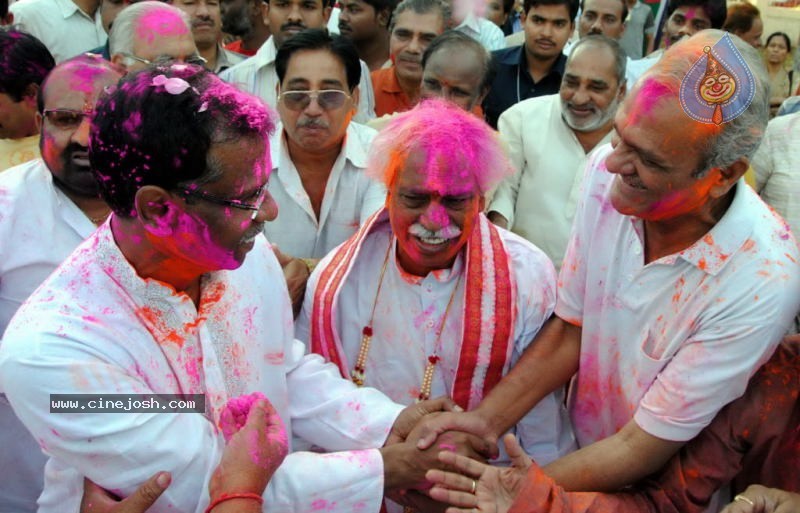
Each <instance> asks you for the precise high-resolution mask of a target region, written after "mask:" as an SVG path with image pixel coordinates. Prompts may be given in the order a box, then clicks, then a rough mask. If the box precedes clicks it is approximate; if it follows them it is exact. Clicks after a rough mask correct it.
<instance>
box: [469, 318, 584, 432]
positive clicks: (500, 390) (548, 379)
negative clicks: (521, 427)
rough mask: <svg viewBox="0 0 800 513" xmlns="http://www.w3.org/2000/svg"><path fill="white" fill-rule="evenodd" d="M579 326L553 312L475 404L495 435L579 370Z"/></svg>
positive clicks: (504, 429)
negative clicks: (505, 370) (498, 379)
mask: <svg viewBox="0 0 800 513" xmlns="http://www.w3.org/2000/svg"><path fill="white" fill-rule="evenodd" d="M580 350H581V328H580V327H578V326H574V325H572V324H569V323H568V322H566V321H564V320H562V319H561V318H559V317H557V316H555V315H553V316H552V317H551V318H550V320H548V321H547V322H546V323H545V325H544V326H543V327H542V329H541V330H540V331H539V334H538V335H537V336H536V338H535V339H534V341H533V343H532V344H531V345H530V346H529V347H528V349H527V350H525V352H524V353H523V354H522V357H521V358H520V359H519V361H518V362H517V364H516V365H514V367H513V368H512V369H511V370H510V372H509V373H508V374H507V375H506V376H504V377H503V379H502V380H501V381H500V383H498V384H497V386H495V387H494V388H493V389H492V391H491V392H490V393H489V394H488V395H487V396H486V397H485V398H484V399H483V401H482V402H481V403H480V404H479V405H478V408H477V409H476V412H477V413H479V414H480V415H481V416H482V417H483V418H485V419H486V420H487V421H488V422H489V424H490V426H491V427H492V430H493V431H494V433H495V434H496V435H498V436H499V435H501V434H502V433H505V432H506V431H508V430H509V429H510V428H511V427H512V426H513V425H514V424H516V423H517V422H518V421H519V419H521V418H522V417H523V416H524V415H525V414H526V413H528V412H529V411H530V410H531V409H533V407H534V406H536V404H537V403H538V402H539V401H541V400H542V398H544V397H545V396H546V395H547V394H549V393H551V392H553V391H554V390H556V389H558V388H559V387H561V386H564V384H566V383H567V381H569V379H570V378H571V377H572V376H573V375H574V374H575V372H576V371H577V370H578V362H579V359H580Z"/></svg>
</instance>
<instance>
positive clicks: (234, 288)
mask: <svg viewBox="0 0 800 513" xmlns="http://www.w3.org/2000/svg"><path fill="white" fill-rule="evenodd" d="M292 335H293V330H292V315H291V309H290V306H289V298H288V296H287V292H286V286H285V282H284V279H283V274H282V272H281V269H280V266H279V265H278V263H277V260H276V259H275V257H274V255H273V254H272V252H271V251H269V249H268V246H267V244H266V241H265V240H264V239H263V238H258V239H257V242H256V245H255V248H254V249H253V250H252V251H251V252H250V254H249V255H248V257H247V259H246V261H245V263H244V264H243V265H242V267H240V268H239V269H237V270H235V271H223V272H216V273H211V274H209V275H206V276H205V277H204V279H203V282H202V297H201V301H200V306H199V313H198V309H195V305H194V303H193V302H192V301H191V300H190V299H189V298H188V296H186V295H185V294H178V293H176V292H175V291H174V289H172V288H171V287H169V286H167V285H165V284H163V283H161V282H158V281H156V280H150V279H148V280H143V279H141V278H139V277H138V275H137V274H136V272H135V271H134V269H133V268H132V267H131V266H130V265H129V264H128V262H127V261H126V260H125V258H124V256H123V255H122V254H121V253H120V251H119V248H118V247H117V246H116V244H115V243H114V241H113V236H112V234H111V231H110V228H109V225H108V224H106V225H104V226H103V227H101V228H100V229H99V230H97V231H96V232H95V234H94V235H92V236H91V237H89V239H87V241H86V242H84V243H83V244H81V246H79V247H78V249H76V251H75V252H74V253H73V254H72V255H71V256H70V257H69V258H68V259H67V260H66V261H65V263H64V264H63V265H62V266H61V267H59V269H58V270H56V272H54V273H53V275H52V276H51V277H50V278H48V279H47V280H46V281H45V283H44V284H43V285H42V287H40V288H39V289H38V290H37V291H36V292H35V293H34V294H33V295H32V296H31V298H30V299H29V300H28V301H27V302H26V303H25V304H24V305H23V306H22V307H21V308H20V310H19V312H18V314H17V315H16V316H15V318H14V320H13V321H12V322H11V324H10V325H9V327H8V329H7V332H6V336H5V338H4V339H3V343H2V347H0V391H3V392H5V393H6V395H7V396H8V398H9V400H10V402H11V404H12V406H13V407H14V410H15V411H16V413H17V414H18V415H19V417H20V419H21V420H22V421H23V423H24V424H25V425H26V427H27V428H28V429H29V430H30V431H31V432H32V433H33V434H34V436H35V437H36V439H37V440H39V442H40V444H41V445H42V447H43V448H44V449H45V451H46V452H47V454H48V455H49V456H50V460H49V461H48V464H47V469H46V474H45V491H44V493H43V495H42V498H41V499H40V511H41V512H45V513H47V512H54V513H55V512H63V511H77V507H78V504H79V502H80V497H81V489H82V479H83V476H87V477H89V478H90V479H91V480H93V481H95V482H96V483H98V484H99V485H101V486H102V487H104V488H106V489H112V490H120V491H121V493H122V494H124V495H127V494H129V493H131V492H133V490H134V489H135V488H136V487H137V486H138V485H139V484H141V483H142V482H143V481H144V480H145V479H147V478H148V477H149V476H151V475H153V474H154V473H155V472H157V471H159V470H168V471H170V472H172V475H173V483H172V485H171V486H170V487H169V489H168V490H167V491H166V492H165V494H164V495H163V496H162V497H161V498H160V499H159V501H158V502H157V503H156V505H155V506H154V507H153V508H151V509H150V510H148V511H151V512H154V513H157V512H166V511H169V512H174V511H181V512H193V511H196V512H201V511H203V509H204V508H205V506H206V505H207V503H208V493H207V484H208V479H209V476H210V474H211V472H212V471H213V469H214V467H215V466H216V464H217V463H218V461H219V458H220V455H221V452H222V449H223V447H224V441H223V440H222V436H221V434H220V433H219V432H218V431H217V430H216V429H215V424H214V421H215V417H216V416H217V415H218V414H219V411H220V409H221V408H222V406H223V405H224V404H225V402H226V401H227V400H228V399H230V398H232V397H235V396H238V395H241V394H245V393H250V392H255V391H260V392H262V393H264V394H265V395H266V396H267V397H268V398H269V399H270V401H271V402H272V403H273V404H274V405H275V407H276V409H277V410H278V412H279V413H280V415H281V417H282V418H283V420H284V423H285V424H286V427H287V429H288V430H289V433H290V435H293V436H296V437H300V438H302V439H305V440H307V441H309V442H311V443H313V444H315V445H317V446H320V447H324V448H326V449H329V450H356V451H355V452H344V453H334V454H331V455H319V454H310V453H294V454H290V455H289V456H288V457H287V459H286V461H285V462H284V464H283V465H281V467H280V468H279V469H278V471H277V472H276V473H275V475H274V477H273V478H272V480H271V482H270V484H269V487H268V488H267V491H266V492H265V499H266V502H265V510H266V511H270V512H284V511H297V512H307V511H310V510H312V509H314V508H315V507H319V506H320V505H324V507H325V509H331V510H334V511H338V510H346V511H354V510H361V509H362V508H363V511H366V512H369V511H372V512H376V511H378V508H379V504H380V500H381V497H382V492H383V464H382V460H381V456H380V453H379V452H378V451H377V450H374V449H372V450H368V448H370V447H379V446H380V445H382V443H383V442H384V440H385V438H386V436H387V434H388V431H389V429H390V428H391V426H392V424H393V422H394V419H395V418H396V416H397V414H398V413H399V411H400V409H401V407H400V406H399V405H396V404H394V403H392V402H390V401H388V400H387V399H386V397H385V396H383V395H382V394H379V393H378V392H376V391H375V390H372V389H358V388H356V387H355V386H354V385H353V384H352V383H350V382H348V381H346V380H343V379H341V378H340V377H339V376H338V370H337V369H336V368H335V367H334V366H332V365H329V364H324V363H323V362H322V360H321V358H319V357H317V356H304V355H303V352H304V348H303V345H302V344H301V343H300V342H297V341H295V340H294V339H293V336H292ZM52 393H96V394H107V393H123V394H125V393H204V394H206V412H207V413H206V414H205V415H202V414H196V413H194V414H189V413H179V414H173V413H169V414H166V413H159V414H152V413H147V414H145V413H138V414H137V413H119V414H117V413H102V414H98V413H81V414H68V413H61V414H55V413H50V411H49V394H52ZM367 411H368V412H369V415H368V416H367V415H366V414H365V413H364V412H367ZM358 449H363V450H360V451H359V450H358ZM312 469H313V470H312Z"/></svg>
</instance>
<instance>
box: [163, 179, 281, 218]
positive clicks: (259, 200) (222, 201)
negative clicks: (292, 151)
mask: <svg viewBox="0 0 800 513" xmlns="http://www.w3.org/2000/svg"><path fill="white" fill-rule="evenodd" d="M176 191H178V192H180V193H181V195H182V196H183V199H184V201H186V200H187V199H188V198H197V199H201V200H204V201H207V202H208V203H212V204H215V205H221V206H224V207H231V208H237V209H239V210H250V211H252V212H253V215H252V216H250V219H251V220H254V219H255V218H256V216H257V215H258V213H259V212H260V211H261V207H263V206H264V202H265V201H266V200H267V195H268V194H269V182H265V183H264V185H262V186H261V187H259V188H258V189H256V191H255V195H256V201H255V203H246V202H245V201H243V200H237V199H228V198H222V197H220V196H217V195H216V194H211V193H210V192H207V191H204V190H203V189H200V188H199V187H195V188H194V189H192V188H191V185H189V186H186V187H182V188H179V189H176Z"/></svg>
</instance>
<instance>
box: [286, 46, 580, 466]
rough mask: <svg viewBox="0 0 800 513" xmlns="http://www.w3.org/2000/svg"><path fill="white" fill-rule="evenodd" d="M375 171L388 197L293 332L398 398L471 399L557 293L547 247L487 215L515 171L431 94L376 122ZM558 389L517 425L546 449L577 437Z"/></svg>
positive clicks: (488, 385) (317, 281)
mask: <svg viewBox="0 0 800 513" xmlns="http://www.w3.org/2000/svg"><path fill="white" fill-rule="evenodd" d="M465 37H468V36H465ZM476 44H479V43H477V42H476ZM462 141H470V144H468V145H465V144H462ZM369 169H370V174H371V175H373V176H374V177H375V178H377V179H379V180H381V181H382V182H383V183H384V184H385V185H386V187H387V188H388V190H389V193H388V197H387V200H386V207H385V208H384V209H382V210H381V212H380V213H379V214H377V215H375V216H373V217H372V218H371V219H370V221H369V222H368V223H367V224H365V225H364V226H363V227H362V228H361V229H360V230H359V231H358V233H357V234H356V235H355V236H354V237H352V238H351V239H349V240H348V241H347V242H346V243H345V244H343V245H342V246H340V247H339V248H337V250H336V251H334V252H332V253H331V254H330V255H329V256H327V257H326V258H325V259H323V261H322V263H321V264H320V266H319V268H318V269H317V270H316V271H315V273H314V274H313V276H312V278H311V281H310V283H309V290H308V292H307V293H306V300H305V303H304V305H303V313H302V315H301V318H300V319H299V320H298V326H297V332H298V337H299V338H300V339H302V340H306V341H307V342H308V344H309V347H310V349H311V350H312V351H314V352H316V353H319V354H322V355H323V356H325V357H326V359H328V360H330V361H333V362H335V363H336V364H337V365H338V366H339V369H340V372H341V373H342V375H343V376H345V377H348V378H351V379H352V380H353V381H354V382H355V383H357V384H359V385H368V386H372V387H375V388H377V389H378V390H381V391H382V392H384V393H385V394H387V395H388V396H389V397H391V398H392V399H393V400H395V401H397V402H399V403H401V404H414V402H415V401H418V400H422V399H427V398H428V397H432V396H437V395H441V394H448V395H451V396H452V397H453V398H454V399H455V401H456V402H457V403H458V404H459V405H460V406H461V407H462V408H464V409H469V408H472V407H474V406H475V405H476V404H477V403H478V402H480V399H481V397H483V395H485V394H486V393H487V392H488V391H489V390H491V389H492V387H493V386H494V385H495V384H497V382H498V381H499V380H500V379H501V377H502V376H503V375H504V374H505V373H506V372H508V369H509V368H510V367H511V366H513V365H514V364H515V362H516V361H517V359H518V358H519V356H520V355H521V354H522V351H523V350H524V349H525V348H526V347H527V346H528V343H529V342H530V340H531V339H532V338H533V336H534V335H535V334H536V333H537V332H538V331H539V328H540V327H541V325H542V324H543V323H544V322H545V321H546V320H547V318H548V317H549V316H550V313H551V311H552V308H553V305H554V301H555V273H554V271H553V266H552V264H550V262H549V261H548V259H547V257H546V256H545V255H544V254H543V253H542V252H541V251H539V250H538V249H537V248H536V247H534V246H533V245H532V244H530V243H528V242H527V241H525V240H523V239H522V238H520V237H518V236H516V235H514V234H512V233H510V232H508V231H505V230H500V229H498V228H496V227H495V226H493V225H492V224H491V223H489V222H488V220H487V219H486V217H485V216H484V215H483V214H482V211H483V207H484V194H486V192H487V191H489V190H490V189H492V188H493V187H494V185H495V184H496V183H497V182H498V181H499V180H500V179H502V177H503V176H504V175H506V174H507V173H508V171H509V170H510V169H509V166H508V162H507V161H506V159H505V156H504V153H503V149H502V147H501V145H500V144H499V142H498V139H497V137H496V136H495V134H494V133H493V132H492V130H491V129H490V128H489V127H488V125H486V124H485V123H484V122H483V121H482V120H480V119H478V118H477V117H475V116H473V115H471V114H470V113H468V112H467V111H465V110H464V109H461V108H459V107H458V106H456V105H453V104H451V103H450V102H445V101H443V100H440V99H434V100H426V101H423V102H422V103H420V104H419V105H418V106H417V107H415V108H414V109H412V110H410V111H408V112H405V113H401V114H398V115H397V116H395V117H394V118H393V119H392V121H390V123H389V125H388V126H387V127H386V128H385V129H383V130H382V131H381V132H380V134H379V135H378V138H377V139H376V140H375V143H374V146H373V149H372V160H371V163H370V168H369ZM562 401H563V392H555V393H553V394H552V395H549V396H548V397H546V398H545V399H544V401H542V403H540V404H539V406H537V407H536V408H535V409H533V410H532V411H531V412H525V413H526V415H524V416H523V415H520V417H521V418H522V420H520V421H519V423H516V426H515V428H514V429H513V431H514V432H515V433H516V435H517V436H518V437H519V438H520V440H522V444H523V446H524V447H525V450H526V451H528V452H529V454H531V455H532V456H533V457H534V458H535V459H536V460H537V461H552V460H553V459H555V458H557V457H559V455H563V454H566V453H567V452H568V451H569V450H571V449H572V447H573V439H572V433H571V430H570V428H569V424H568V422H567V420H566V417H565V410H564V408H563V406H562V404H563V403H562ZM367 413H368V412H367Z"/></svg>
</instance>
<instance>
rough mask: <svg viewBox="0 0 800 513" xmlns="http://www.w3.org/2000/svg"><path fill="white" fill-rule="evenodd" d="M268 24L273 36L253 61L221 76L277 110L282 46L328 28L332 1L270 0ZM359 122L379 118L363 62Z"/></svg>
mask: <svg viewBox="0 0 800 513" xmlns="http://www.w3.org/2000/svg"><path fill="white" fill-rule="evenodd" d="M265 12H266V14H265V16H266V18H265V20H266V21H267V23H268V24H269V29H270V33H271V34H272V35H271V36H270V38H269V39H267V41H266V42H265V43H264V44H263V45H261V48H260V49H259V50H258V52H256V54H255V55H254V56H253V57H250V58H249V59H247V60H245V61H244V62H242V63H240V64H238V65H236V66H233V67H232V68H230V69H228V70H226V71H224V72H223V73H221V74H220V76H221V77H222V79H223V80H225V81H227V82H230V83H232V84H234V85H236V86H237V87H239V88H240V89H242V90H244V91H247V92H249V93H250V94H254V95H256V96H258V97H259V98H261V99H262V100H264V102H265V103H266V104H267V105H269V106H270V107H273V108H275V107H277V104H278V103H277V99H278V88H279V80H278V75H277V74H276V73H275V56H276V54H277V52H278V50H279V49H280V47H281V45H283V43H284V42H285V41H287V40H289V39H290V38H291V37H293V36H294V35H295V34H297V33H298V32H300V31H301V30H305V29H310V28H314V29H321V28H325V26H326V24H327V23H328V18H329V17H330V15H331V5H329V3H328V0H270V1H269V2H267V7H266V11H265ZM360 65H361V79H360V80H359V84H358V87H359V91H360V94H359V96H358V102H357V104H356V105H357V107H358V108H357V110H356V114H355V120H356V121H358V122H360V123H366V122H367V121H369V120H370V119H372V118H373V117H375V98H374V96H373V94H372V84H371V83H370V81H369V68H367V65H366V64H365V63H364V62H363V61H362V62H360Z"/></svg>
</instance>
